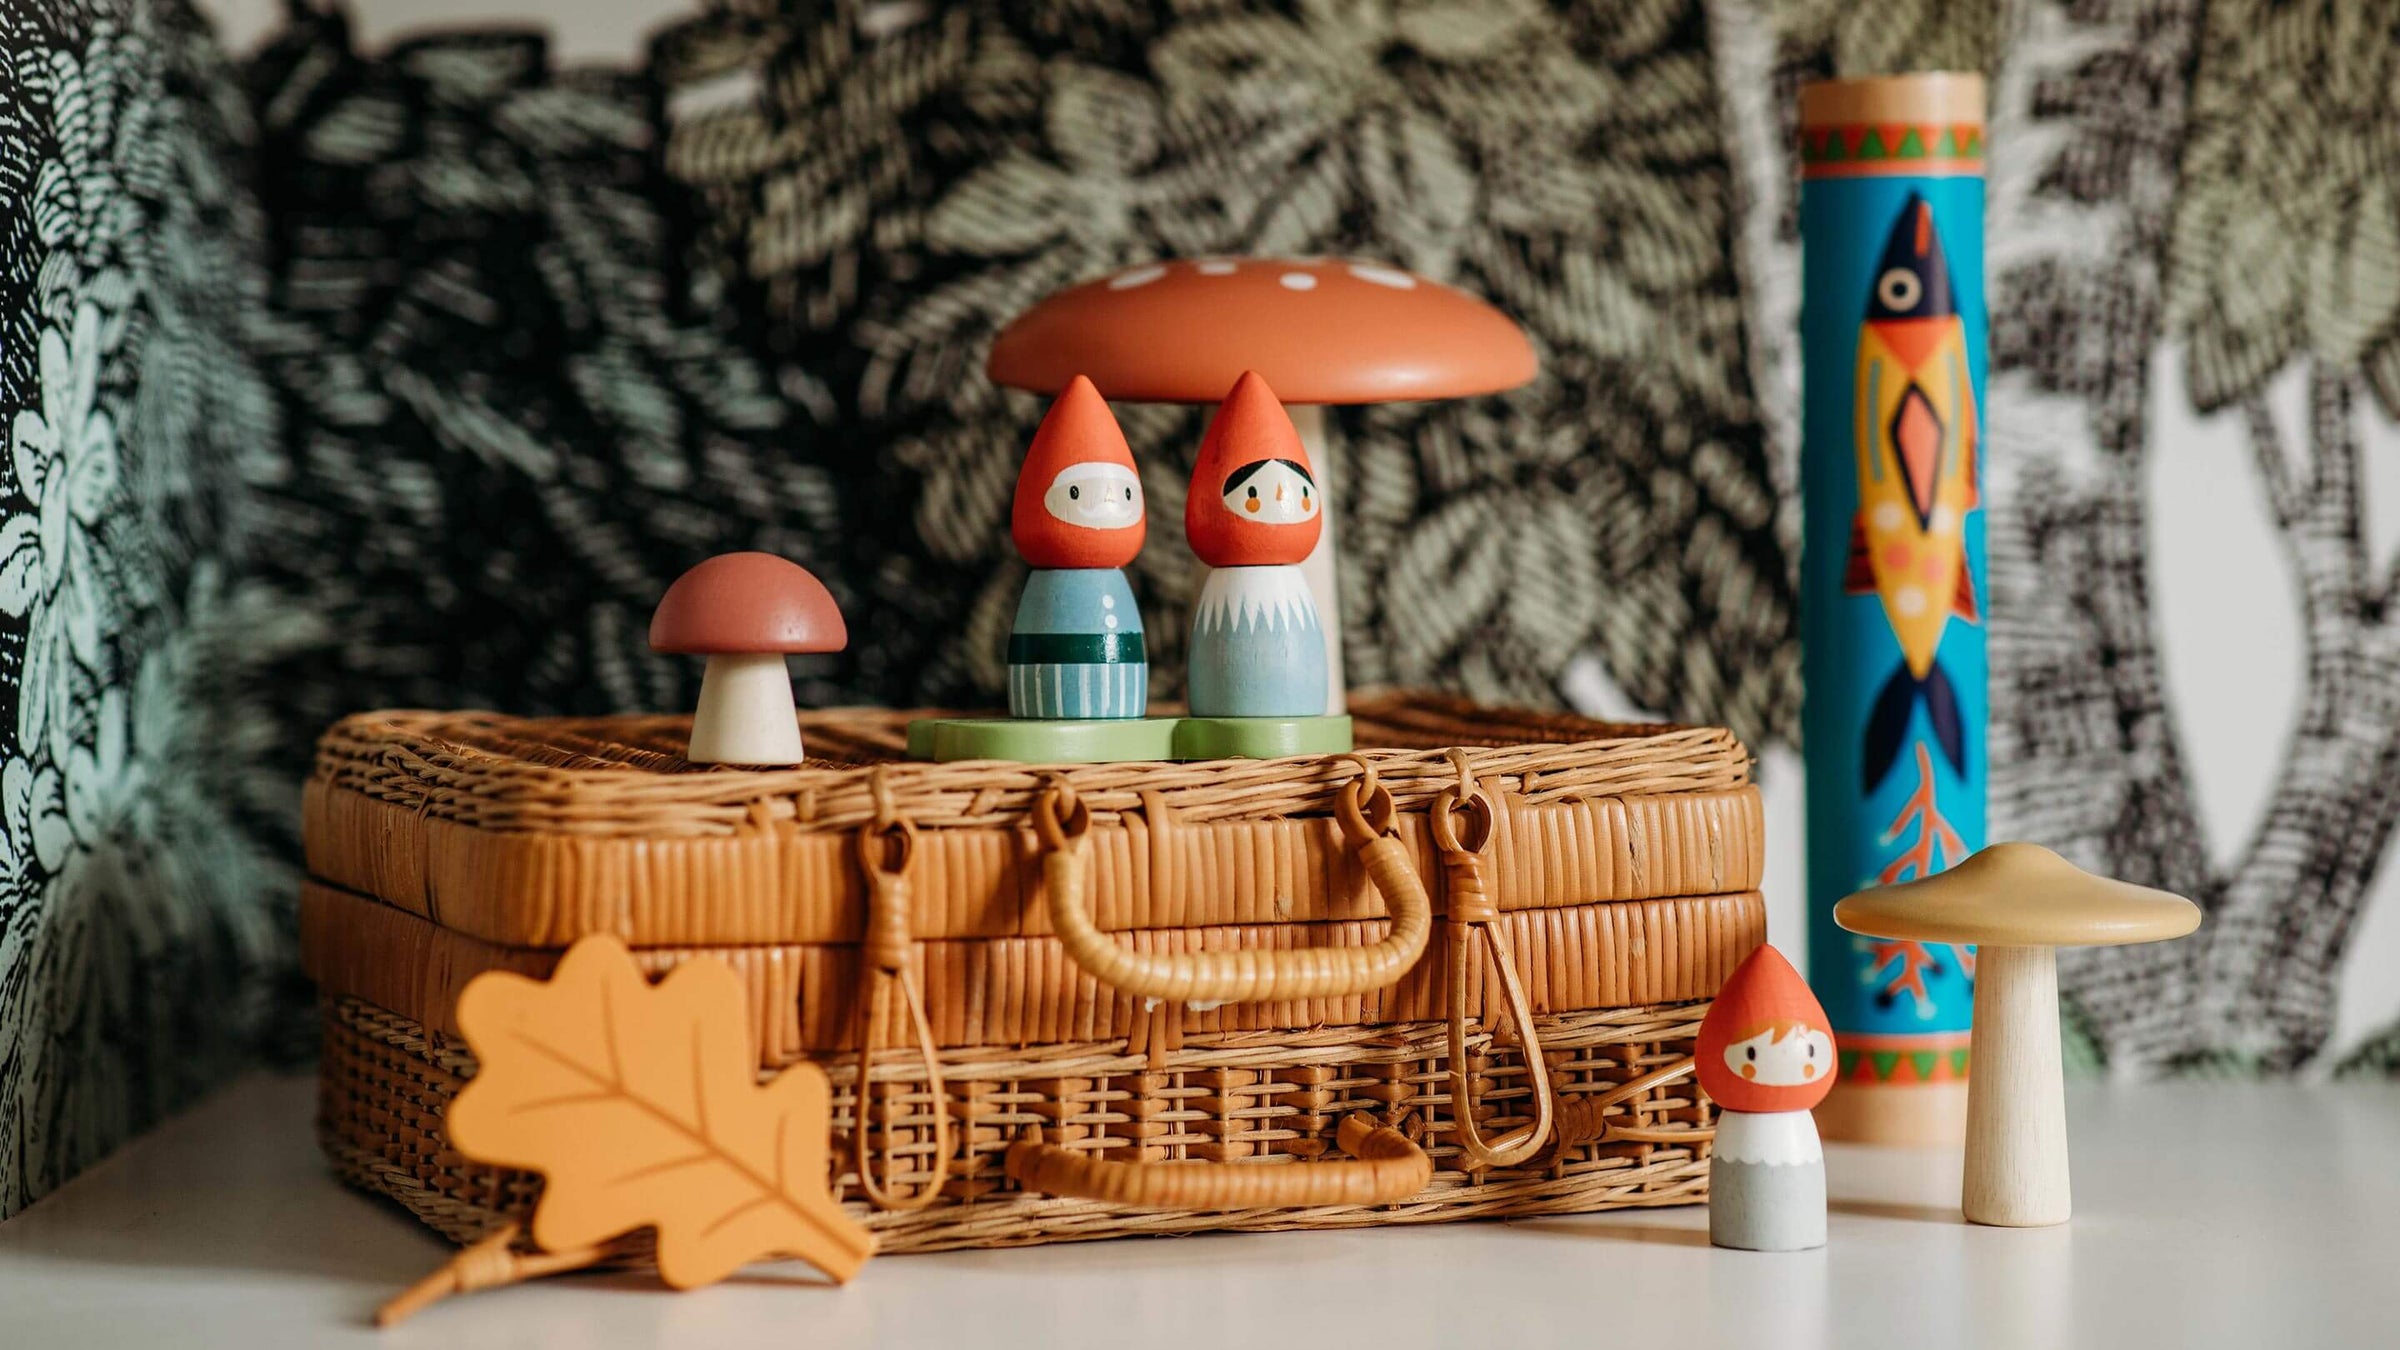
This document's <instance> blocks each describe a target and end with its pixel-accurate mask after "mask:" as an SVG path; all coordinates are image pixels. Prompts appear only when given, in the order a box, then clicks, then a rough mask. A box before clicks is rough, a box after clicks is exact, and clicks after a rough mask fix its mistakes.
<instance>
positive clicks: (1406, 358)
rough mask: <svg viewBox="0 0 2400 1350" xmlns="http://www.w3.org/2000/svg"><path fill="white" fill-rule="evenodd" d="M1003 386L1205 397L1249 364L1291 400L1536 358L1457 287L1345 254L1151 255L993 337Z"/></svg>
mask: <svg viewBox="0 0 2400 1350" xmlns="http://www.w3.org/2000/svg"><path fill="white" fill-rule="evenodd" d="M985 369H986V370H987V371H988V372H989V373H990V375H991V377H992V379H993V380H994V381H995V382H996V383H999V384H1004V385H1008V386H1010V387H1012V388H1017V389H1030V390H1032V391H1033V392H1035V393H1037V394H1055V393H1057V392H1058V391H1059V390H1061V389H1064V388H1066V386H1067V383H1068V382H1069V381H1070V380H1072V379H1074V378H1075V377H1076V376H1077V375H1086V376H1089V377H1090V378H1091V381H1092V383H1093V384H1095V385H1098V386H1099V387H1100V393H1101V394H1102V395H1103V396H1104V397H1107V398H1112V399H1125V400H1129V401H1132V402H1136V403H1214V402H1216V401H1218V400H1219V399H1222V398H1224V397H1225V394H1226V391H1228V390H1230V389H1232V388H1233V382H1234V381H1235V380H1237V379H1239V378H1241V375H1242V372H1243V371H1246V370H1255V371H1257V372H1258V373H1259V375H1260V376H1261V377H1262V378H1264V379H1265V380H1266V382H1267V383H1268V384H1269V385H1270V386H1272V387H1273V388H1274V390H1275V393H1276V396H1277V397H1279V398H1281V399H1282V400H1283V401H1284V402H1286V403H1394V402H1404V401H1409V400H1415V399H1438V398H1464V397H1467V396H1468V395H1471V394H1489V393H1496V392H1498V391H1499V390H1502V389H1514V388H1516V387H1517V386H1518V385H1521V384H1524V383H1525V382H1527V381H1528V380H1531V379H1532V378H1533V377H1534V373H1535V371H1536V370H1537V369H1539V366H1538V363H1537V362H1536V361H1535V359H1534V354H1533V344H1532V343H1530V342H1528V341H1526V340H1525V334H1524V331H1523V330H1522V329H1520V328H1518V327H1517V325H1516V323H1515V321H1514V320H1512V319H1510V318H1509V317H1508V316H1507V315H1505V314H1503V313H1501V312H1500V311H1499V310H1497V309H1494V308H1493V307H1492V306H1491V305H1489V304H1487V303H1486V302H1484V301H1482V300H1480V299H1477V298H1476V297H1474V296H1472V295H1469V294H1467V293H1466V292H1465V291H1462V290H1459V289H1457V288H1455V287H1451V286H1445V285H1442V284H1441V283H1440V282H1438V281H1432V280H1428V279H1427V278H1425V277H1421V276H1417V275H1416V274H1414V273H1412V272H1403V271H1401V270H1399V269H1398V268H1394V267H1384V266H1380V265H1378V264H1375V263H1367V262H1353V261H1350V260H1347V259H1340V258H1313V259H1305V260H1297V261H1285V260H1281V259H1275V258H1201V259H1196V260H1192V261H1186V262H1160V263H1145V264H1143V265H1142V266H1139V267H1131V268H1126V269H1125V270H1123V271H1120V272H1117V273H1115V274H1113V275H1111V276H1105V277H1101V278H1098V279H1096V280H1093V281H1087V282H1085V283H1083V284H1082V285H1079V286H1072V287H1069V288H1068V289H1066V290H1063V291H1060V292H1059V293H1058V294H1056V295H1053V296H1051V297H1050V298H1049V299H1047V300H1044V301H1042V302H1041V303H1040V304H1038V305H1035V306H1034V307H1033V308H1031V309H1029V310H1027V311H1025V312H1024V313H1023V314H1020V315H1018V316H1017V317H1016V318H1015V320H1013V321H1012V322H1010V324H1009V325H1008V327H1007V328H1005V329H1002V330H1001V332H1000V336H999V338H998V339H997V340H996V341H994V342H993V343H992V355H991V359H990V361H989V362H988V363H987V364H986V367H985Z"/></svg>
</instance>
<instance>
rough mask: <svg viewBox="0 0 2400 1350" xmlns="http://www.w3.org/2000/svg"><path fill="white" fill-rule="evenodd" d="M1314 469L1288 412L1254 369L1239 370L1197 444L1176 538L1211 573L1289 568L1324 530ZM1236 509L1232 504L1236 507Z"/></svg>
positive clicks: (1300, 558) (1322, 503)
mask: <svg viewBox="0 0 2400 1350" xmlns="http://www.w3.org/2000/svg"><path fill="white" fill-rule="evenodd" d="M1316 472H1317V471H1316V466H1315V465H1313V464H1311V463H1310V462H1309V458H1308V447H1306V446H1305V445H1302V444H1301V442H1300V432H1299V431H1298V429H1296V428H1295V427H1293V426H1292V418H1291V414H1289V413H1287V412H1285V411H1284V410H1283V404H1281V403H1279V402H1277V401H1276V398H1275V391H1274V390H1272V389H1269V388H1268V387H1267V382H1266V380H1265V379H1263V378H1262V377H1260V375H1259V373H1258V372H1257V371H1254V370H1246V371H1243V372H1242V377H1241V378H1240V379H1239V380H1236V381H1235V382H1234V386H1233V392H1232V393H1230V394H1227V395H1226V396H1225V401H1224V402H1223V403H1220V404H1218V405H1217V415H1216V416H1214V417H1212V418H1210V419H1209V420H1208V433H1207V434H1206V435H1204V436H1202V437H1201V438H1200V462H1199V463H1197V464H1195V465H1193V466H1192V486H1191V491H1190V492H1189V493H1187V494H1186V495H1185V496H1184V499H1183V532H1184V535H1185V537H1187V538H1188V539H1190V540H1191V545H1192V552H1194V553H1196V554H1198V555H1199V557H1200V561H1202V562H1204V563H1207V564H1208V565H1209V566H1211V567H1262V566H1268V565H1271V564H1275V563H1296V562H1300V561H1302V560H1303V559H1305V558H1307V557H1308V553H1309V550H1310V549H1313V548H1315V547H1316V546H1317V536H1318V535H1320V534H1323V533H1324V532H1325V509H1324V507H1325V504H1324V499H1323V498H1322V497H1320V496H1319V495H1318V494H1317V486H1316ZM1237 503H1238V504H1237Z"/></svg>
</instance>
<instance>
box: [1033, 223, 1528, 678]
mask: <svg viewBox="0 0 2400 1350" xmlns="http://www.w3.org/2000/svg"><path fill="white" fill-rule="evenodd" d="M1536 369H1537V364H1536V361H1535V358H1534V352H1533V346H1532V344H1531V343H1529V342H1528V341H1526V338H1525V334H1524V332H1523V330H1521V329H1519V328H1518V327H1517V325H1516V323H1515V322H1514V321H1513V320H1511V319H1510V318H1509V317H1508V316H1507V315H1505V314H1503V313H1501V312H1500V311H1499V310H1497V309H1495V308H1493V307H1492V306H1491V305H1490V304H1487V303H1486V302H1484V301H1483V300H1480V299H1478V298H1476V297H1475V296H1472V295H1469V294H1467V293H1466V292H1465V291H1461V290H1458V289H1456V288H1454V287H1450V286H1445V285H1442V284H1441V283H1440V282H1437V281H1433V280H1431V279H1429V278H1426V277H1421V276H1418V275H1416V274H1414V273H1411V272H1404V271H1401V270H1400V269H1398V268H1395V267H1386V266H1382V265H1379V264H1376V263H1370V262H1358V261H1352V260H1348V259H1338V258H1315V259H1305V260H1284V259H1275V258H1203V259H1198V260H1194V261H1179V262H1157V263H1145V264H1143V265H1141V266H1139V267H1131V268H1127V269H1125V270H1123V271H1120V272H1117V273H1115V274H1113V275H1110V276H1106V277H1101V278H1098V279H1096V280H1093V281H1088V282H1085V283H1083V284H1081V285H1078V286H1073V287H1070V288H1069V289H1067V290H1064V291H1061V292H1059V293H1058V294H1056V295H1053V296H1051V297H1050V298H1048V299H1046V300H1044V301H1042V302H1041V303H1040V304H1038V305H1035V306H1034V307H1033V308H1032V309H1029V310H1027V311H1025V312H1024V313H1023V314H1020V315H1018V316H1017V318H1016V319H1015V321H1013V322H1012V323H1010V324H1009V325H1008V327H1007V328H1005V329H1003V330H1002V331H1001V333H1000V336H999V338H998V339H997V340H996V341H995V342H994V343H993V344H992V355H991V360H990V362H989V364H988V366H987V370H988V371H989V373H990V375H991V377H992V379H993V380H994V381H995V382H996V383H999V384H1004V385H1008V386H1010V387H1012V388H1016V389H1028V390H1032V391H1033V392H1035V393H1040V394H1055V393H1057V392H1059V391H1060V390H1062V389H1064V388H1066V386H1067V384H1068V382H1069V381H1071V380H1073V379H1074V378H1075V377H1076V376H1077V375H1084V376H1088V377H1090V379H1091V381H1092V383H1093V384H1094V385H1096V386H1098V387H1099V390H1100V393H1101V394H1102V395H1104V396H1105V397H1107V398H1108V399H1110V400H1112V401H1117V402H1125V401H1131V402H1136V403H1216V402H1218V401H1220V400H1222V399H1224V398H1225V397H1226V396H1227V395H1228V394H1229V393H1231V392H1232V390H1233V386H1234V382H1235V381H1236V380H1238V379H1240V378H1241V376H1242V374H1243V372H1245V371H1255V372H1256V373H1257V374H1258V376H1259V377H1260V378H1261V379H1263V380H1264V381H1265V382H1266V384H1267V385H1268V386H1269V387H1270V388H1272V389H1273V390H1274V391H1275V394H1276V396H1277V397H1278V398H1280V399H1281V400H1282V401H1283V402H1284V403H1285V404H1287V405H1297V406H1292V407H1291V408H1290V412H1291V414H1292V422H1293V424H1294V426H1295V427H1296V429H1297V430H1298V432H1299V435H1300V440H1301V443H1302V444H1303V445H1304V446H1305V447H1306V449H1307V458H1308V460H1309V462H1310V463H1312V464H1313V465H1314V472H1315V479H1316V487H1317V489H1318V490H1319V492H1320V494H1321V495H1323V496H1324V497H1325V498H1326V501H1327V505H1328V506H1330V505H1331V504H1332V501H1333V499H1334V498H1335V497H1338V495H1339V493H1338V490H1337V488H1336V485H1335V480H1336V479H1337V478H1338V476H1339V473H1338V462H1337V458H1336V456H1335V455H1334V454H1333V452H1332V447H1331V446H1329V445H1328V443H1327V441H1326V438H1325V419H1324V415H1323V413H1322V410H1321V409H1320V407H1319V406H1317V405H1322V404H1329V403H1343V404H1349V403H1395V402H1403V401H1411V400H1417V399H1443V398H1464V397H1467V396H1469V395H1474V394H1489V393H1497V392H1499V391H1501V390H1504V389H1514V388H1516V387H1517V386H1519V385H1522V384H1524V383H1526V382H1527V381H1529V380H1531V379H1532V378H1533V377H1534V374H1535V371H1536ZM1334 559H1335V546H1334V530H1333V521H1332V520H1331V518H1330V516H1328V518H1327V519H1326V522H1325V528H1324V531H1323V534H1322V537H1321V539H1320V540H1319V541H1318V543H1317V545H1316V547H1315V549H1314V551H1313V552H1311V553H1310V555H1309V557H1308V560H1307V561H1306V562H1305V563H1303V564H1302V565H1301V566H1302V570H1303V572H1305V573H1306V575H1307V577H1308V582H1309V589H1310V591H1311V592H1312V593H1313V595H1314V596H1315V600H1316V607H1317V611H1318V613H1319V614H1320V615H1321V616H1322V619H1323V623H1324V627H1325V631H1326V632H1327V634H1329V635H1330V637H1331V640H1330V642H1329V643H1328V646H1329V647H1330V650H1329V651H1328V652H1327V653H1326V682H1327V698H1326V711H1328V712H1337V713H1338V712H1340V711H1341V709H1342V707H1343V685H1342V652H1341V640H1340V633H1341V611H1340V605H1339V592H1338V588H1337V587H1336V585H1335V568H1334Z"/></svg>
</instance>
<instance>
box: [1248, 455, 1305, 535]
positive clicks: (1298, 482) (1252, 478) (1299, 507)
mask: <svg viewBox="0 0 2400 1350" xmlns="http://www.w3.org/2000/svg"><path fill="white" fill-rule="evenodd" d="M1317 505H1318V502H1317V482H1316V480H1315V479H1314V478H1311V477H1309V474H1308V471H1307V470H1306V469H1303V468H1301V467H1300V466H1299V465H1297V464H1294V463H1292V462H1291V461H1290V460H1288V459H1270V460H1264V461H1261V462H1260V463H1257V464H1246V465H1243V466H1242V467H1241V468H1239V469H1236V470H1234V471H1233V477H1232V478H1231V479H1230V480H1229V481H1227V483H1226V484H1225V509H1226V510H1228V511H1231V512H1233V513H1234V514H1235V516H1237V517H1248V518H1249V519H1251V520H1255V521H1259V522H1261V523H1263V524H1268V525H1293V524H1297V523H1299V522H1300V521H1304V520H1309V519H1312V518H1314V517H1315V516H1316V514H1317Z"/></svg>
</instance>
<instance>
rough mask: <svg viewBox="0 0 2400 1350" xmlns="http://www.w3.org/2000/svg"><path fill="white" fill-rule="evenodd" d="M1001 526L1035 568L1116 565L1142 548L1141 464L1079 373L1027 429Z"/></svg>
mask: <svg viewBox="0 0 2400 1350" xmlns="http://www.w3.org/2000/svg"><path fill="white" fill-rule="evenodd" d="M1062 475H1063V476H1062ZM1120 494H1121V495H1120ZM1103 496H1105V497H1106V498H1107V500H1106V501H1102V500H1101V498H1102V497H1103ZM1093 521H1098V522H1102V523H1100V524H1093V523H1090V522H1093ZM1008 530H1009V537H1010V538H1012V539H1014V540H1015V541H1016V545H1017V552H1018V553H1019V554H1021V555H1023V556H1024V559H1025V561H1026V562H1028V563H1031V564H1033V565H1034V566H1035V567H1123V566H1125V565H1126V564H1127V563H1130V562H1132V561H1133V560H1134V558H1135V556H1137V555H1138V554H1140V553H1141V551H1142V540H1143V538H1144V537H1145V536H1147V534H1148V533H1149V525H1148V521H1147V517H1146V516H1145V515H1144V514H1143V510H1142V481H1141V474H1140V471H1139V470H1138V469H1136V468H1135V467H1134V463H1133V451H1132V449H1131V448H1129V447H1128V446H1127V445H1126V444H1125V433H1124V431H1123V430H1121V429H1120V428H1119V427H1118V426H1117V419H1116V417H1115V415H1114V414H1112V413H1110V412H1109V410H1108V402H1107V400H1105V399H1103V398H1101V397H1100V391H1099V390H1097V389H1095V388H1093V387H1092V382H1091V381H1090V380H1087V379H1085V378H1083V377H1082V376H1081V375H1078V376H1076V377H1075V379H1074V381H1073V382H1072V383H1070V384H1069V385H1068V386H1067V390H1066V392H1065V393H1063V394H1060V395H1059V396H1058V401H1057V402H1055V403H1053V404H1051V405H1050V412H1049V415H1048V416H1046V417H1044V418H1043V419H1042V426H1041V429H1040V430H1039V431H1036V432H1034V433H1033V444H1032V445H1031V446H1030V447H1028V448H1027V449H1026V451H1025V463H1024V465H1023V466H1022V467H1020V468H1019V469H1018V470H1017V495H1016V500H1015V502H1014V503H1013V504H1012V507H1011V510H1010V512H1009V521H1008Z"/></svg>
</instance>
